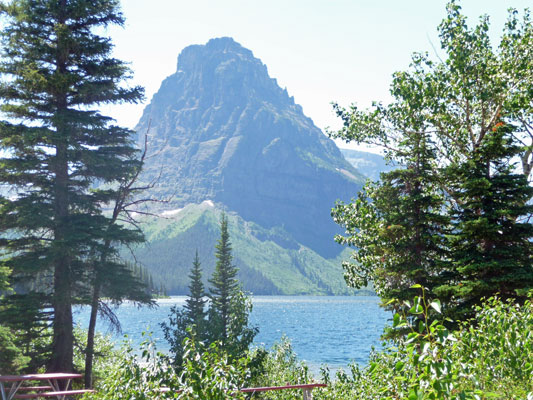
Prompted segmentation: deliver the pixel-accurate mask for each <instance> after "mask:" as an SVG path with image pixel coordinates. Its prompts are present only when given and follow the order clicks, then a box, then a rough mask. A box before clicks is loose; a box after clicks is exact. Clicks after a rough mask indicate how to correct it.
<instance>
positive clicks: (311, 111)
mask: <svg viewBox="0 0 533 400" xmlns="http://www.w3.org/2000/svg"><path fill="white" fill-rule="evenodd" d="M461 4H462V7H463V11H464V13H465V14H466V15H467V16H468V21H469V25H471V26H472V25H474V24H475V23H476V22H477V21H478V17H479V16H480V15H481V14H488V15H489V16H490V17H491V22H492V23H491V29H492V35H493V40H494V43H497V42H498V41H499V37H500V34H501V31H502V28H503V24H504V22H505V19H506V18H507V11H506V10H507V9H508V8H509V7H515V8H517V9H518V10H519V11H523V9H524V8H526V7H532V6H533V1H532V0H463V1H462V2H461ZM445 5H446V1H445V0H401V1H399V0H269V1H257V0H224V1H221V0H194V1H182V0H150V1H148V0H122V9H123V12H124V15H125V17H126V26H125V27H124V28H110V29H108V33H109V34H110V35H111V37H112V38H113V42H114V44H115V46H116V47H115V56H117V57H119V58H121V59H122V60H124V61H128V62H131V68H132V69H133V71H134V74H135V76H134V79H133V80H132V81H130V84H140V85H142V86H144V87H145V89H146V101H145V103H144V104H142V105H137V106H128V105H119V106H113V107H110V108H107V109H105V110H103V111H104V112H106V113H109V114H110V115H111V116H113V117H114V118H116V119H117V120H118V122H119V123H120V124H122V125H125V126H128V127H134V126H135V124H136V123H137V121H138V120H139V118H140V116H141V113H142V110H143V108H144V107H145V105H146V104H147V103H148V102H149V101H150V99H151V97H152V96H153V94H154V93H155V92H156V91H157V90H158V89H159V86H160V84H161V81H162V80H163V79H164V78H166V77H167V76H169V75H171V74H172V73H174V72H175V71H176V61H177V56H178V54H179V53H180V51H181V50H182V49H183V48H184V47H186V46H188V45H191V44H204V43H206V42H207V41H208V40H209V39H211V38H214V37H221V36H230V37H233V38H234V39H235V40H236V41H237V42H239V43H241V44H242V45H243V46H244V47H246V48H248V49H250V50H252V52H253V53H254V55H255V57H258V58H260V59H261V60H262V61H263V63H264V64H266V65H267V67H268V71H269V74H270V76H271V77H273V78H276V79H277V80H278V83H279V84H280V86H281V87H286V88H287V90H288V92H289V94H290V95H292V96H294V98H295V101H296V102H297V103H299V104H301V105H302V106H303V110H304V113H305V114H306V115H307V116H309V117H311V118H312V119H313V121H314V122H315V124H316V125H317V126H318V127H319V128H325V127H327V126H329V127H332V128H338V127H339V121H338V119H337V118H336V117H335V115H334V114H333V112H332V107H331V105H330V103H331V102H332V101H336V102H339V103H340V104H342V105H346V106H347V105H349V104H351V103H354V102H355V103H357V104H358V105H359V106H363V107H367V106H369V105H370V103H371V101H372V100H380V101H384V102H387V101H388V100H389V99H390V97H389V93H388V88H389V85H390V81H391V75H392V73H393V72H394V71H398V70H404V69H406V68H407V67H408V65H409V60H410V56H411V54H412V53H413V52H415V51H429V52H430V54H435V52H434V50H433V46H434V47H435V48H436V49H437V50H439V47H440V46H439V40H438V36H437V30H436V28H437V25H438V24H439V23H440V21H441V20H442V19H443V18H444V15H445ZM343 146H345V145H343Z"/></svg>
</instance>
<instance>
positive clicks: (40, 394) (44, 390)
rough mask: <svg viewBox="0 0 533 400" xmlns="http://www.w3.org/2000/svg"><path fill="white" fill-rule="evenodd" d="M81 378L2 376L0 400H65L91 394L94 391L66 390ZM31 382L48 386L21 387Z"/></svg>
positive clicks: (58, 375) (0, 379) (53, 374)
mask: <svg viewBox="0 0 533 400" xmlns="http://www.w3.org/2000/svg"><path fill="white" fill-rule="evenodd" d="M81 377H82V375H81V374H69V373H52V374H29V375H3V376H0V396H1V400H12V399H36V398H49V397H55V398H56V399H58V400H65V398H67V397H69V396H74V395H80V394H84V393H93V392H94V390H89V389H79V390H69V389H68V388H69V386H70V382H71V381H72V379H77V378H81ZM33 381H44V382H47V383H48V385H40V386H24V385H23V383H25V382H33ZM22 392H25V393H22ZM28 392H30V393H28Z"/></svg>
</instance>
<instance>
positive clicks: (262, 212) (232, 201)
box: [136, 38, 365, 291]
mask: <svg viewBox="0 0 533 400" xmlns="http://www.w3.org/2000/svg"><path fill="white" fill-rule="evenodd" d="M136 130H137V132H138V133H139V137H140V139H139V140H140V141H142V140H143V139H142V138H143V136H144V134H146V133H148V141H149V153H150V156H149V158H148V159H147V162H146V166H145V173H144V175H143V180H144V181H150V180H152V179H155V178H156V177H159V179H158V184H157V186H156V187H155V188H154V190H153V193H152V194H153V196H155V197H157V198H164V197H167V196H172V200H171V202H170V204H167V205H165V207H166V211H167V212H169V211H170V210H174V209H177V208H182V207H185V206H186V205H190V204H200V203H202V202H204V201H211V202H213V204H214V205H215V206H216V207H217V208H219V209H224V210H226V211H228V212H230V213H234V214H235V215H237V216H238V217H239V218H240V219H242V221H245V222H247V223H250V224H255V225H256V226H258V227H261V229H264V230H265V231H272V230H274V231H275V230H276V229H277V230H280V231H283V232H284V235H285V236H286V237H287V238H288V240H286V241H285V244H284V245H283V246H282V247H283V248H284V249H292V250H300V249H308V250H310V251H312V252H314V253H316V255H317V256H318V257H320V258H321V259H324V260H330V259H334V258H336V257H337V256H338V255H339V253H340V252H341V251H342V250H343V248H342V247H341V246H340V245H338V244H336V243H335V242H334V241H333V236H334V234H335V233H337V232H339V228H338V227H337V226H336V225H335V224H334V223H333V221H332V219H331V216H330V211H331V208H332V207H333V205H334V204H335V201H336V200H338V199H342V200H349V199H350V198H351V197H353V196H354V195H355V194H356V193H357V191H358V190H359V189H360V188H361V185H362V183H363V182H364V180H365V178H364V177H363V176H362V175H361V174H360V173H359V172H358V171H357V170H356V169H355V168H354V167H353V166H352V165H351V164H350V163H348V162H347V161H346V160H345V159H344V157H343V156H342V154H341V153H340V151H339V149H338V148H337V147H336V145H335V144H334V142H333V141H332V140H330V139H329V138H327V137H326V136H325V135H324V134H323V133H322V131H321V130H320V129H318V128H317V127H316V126H315V125H314V124H313V121H312V120H311V119H310V118H308V117H306V116H305V115H304V113H303V111H302V108H301V107H300V106H299V105H298V104H295V102H294V99H293V98H292V97H291V96H289V94H288V93H287V90H284V89H282V88H280V87H279V85H278V84H277V82H276V80H275V79H272V78H271V77H270V76H269V75H268V71H267V67H266V66H265V65H264V64H263V63H262V62H261V61H260V60H259V59H257V58H255V57H254V55H253V54H252V52H251V51H250V50H247V49H245V48H244V47H242V46H241V45H240V44H238V43H237V42H235V41H234V40H233V39H231V38H218V39H213V40H210V41H209V42H208V43H207V44H206V45H193V46H189V47H187V48H185V49H184V50H183V51H182V52H181V54H180V55H179V57H178V64H177V71H176V72H175V73H174V74H172V75H171V76H169V77H168V78H166V79H165V80H164V81H163V83H162V84H161V88H160V89H159V91H158V92H157V93H156V94H155V95H154V97H153V98H152V100H151V103H150V104H149V105H148V106H147V107H146V109H145V110H144V113H143V115H142V118H141V120H140V121H139V124H138V125H137V128H136ZM158 212H165V210H164V209H161V210H159V211H158ZM265 240H267V239H265ZM167 245H168V246H171V245H172V244H171V243H167ZM192 245H193V244H192V243H191V246H192ZM235 251H238V249H236V248H235ZM148 258H149V257H148ZM248 262H249V263H250V265H248V266H247V267H249V268H251V269H253V270H256V271H259V270H261V271H262V273H263V274H264V276H269V274H268V273H267V272H265V269H268V268H269V267H268V265H263V266H261V268H259V267H258V266H257V265H254V260H253V259H250V260H249V261H248ZM146 263H147V262H146ZM148 266H149V267H150V265H148ZM186 268H189V265H187V266H186ZM325 268H326V267H325ZM328 268H329V267H328ZM337 268H338V272H337V273H338V276H341V275H342V271H341V268H340V266H337ZM301 276H302V279H304V278H307V276H306V275H305V272H301ZM324 285H325V286H328V283H327V282H326V283H324ZM330 286H331V285H330ZM311 291H313V290H311Z"/></svg>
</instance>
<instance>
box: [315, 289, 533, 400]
mask: <svg viewBox="0 0 533 400" xmlns="http://www.w3.org/2000/svg"><path fill="white" fill-rule="evenodd" d="M415 289H419V290H421V291H422V294H421V296H417V297H415V299H414V301H413V302H407V303H406V304H405V305H406V306H407V307H406V308H407V309H408V312H407V313H406V314H405V315H398V314H397V315H395V317H394V320H393V326H392V328H391V329H402V330H405V329H406V328H407V329H408V330H409V331H410V333H409V334H408V335H407V336H401V337H399V338H398V339H397V340H395V341H394V342H389V347H388V349H387V350H385V351H382V352H377V353H373V354H372V356H371V359H370V362H369V364H368V366H367V367H364V368H361V367H359V366H357V365H352V366H351V368H350V369H351V374H348V373H346V372H344V371H340V372H339V373H337V376H336V379H335V380H333V381H330V386H329V387H328V388H326V389H323V390H319V391H317V393H316V396H315V399H321V400H333V399H336V400H337V399H354V398H357V399H400V398H401V399H404V398H405V399H413V400H420V399H489V398H490V399H525V398H528V399H530V398H533V379H532V376H533V375H532V361H531V360H533V306H532V303H531V300H528V301H526V302H525V303H524V304H522V305H520V304H517V303H513V302H512V301H505V302H503V301H501V300H500V299H498V298H490V299H488V300H487V301H486V302H485V303H484V304H483V305H482V306H479V307H477V308H476V317H475V318H474V319H473V320H471V321H468V322H465V323H463V324H462V325H461V327H460V329H459V330H457V331H455V332H453V333H452V332H450V331H448V330H447V329H446V328H445V327H444V325H443V324H442V322H441V321H439V320H438V319H433V321H432V322H429V319H428V317H427V316H428V314H429V312H430V310H432V312H435V313H437V314H438V313H439V312H440V304H439V302H437V301H434V302H431V301H429V300H428V299H426V292H425V290H424V289H423V288H421V287H419V286H418V285H417V286H416V287H415ZM414 321H416V324H413V322H414ZM424 321H428V323H426V322H424ZM324 379H325V380H328V379H329V377H328V376H324Z"/></svg>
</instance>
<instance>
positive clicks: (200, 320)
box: [184, 249, 207, 339]
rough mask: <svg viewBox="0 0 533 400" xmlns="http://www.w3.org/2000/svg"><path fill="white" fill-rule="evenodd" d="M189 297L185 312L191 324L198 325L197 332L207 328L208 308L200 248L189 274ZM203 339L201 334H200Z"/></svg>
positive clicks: (186, 301)
mask: <svg viewBox="0 0 533 400" xmlns="http://www.w3.org/2000/svg"><path fill="white" fill-rule="evenodd" d="M189 279H190V284H189V291H190V294H189V297H188V298H187V300H185V306H184V308H185V314H186V316H187V318H188V320H189V321H190V323H191V324H193V325H194V326H196V331H197V332H203V331H204V330H205V321H206V310H205V305H206V303H207V299H206V298H205V295H206V293H205V288H204V284H203V282H202V265H201V264H200V258H199V257H198V249H196V253H195V255H194V261H193V263H192V268H191V273H190V274H189ZM200 339H201V336H200Z"/></svg>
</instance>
